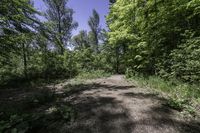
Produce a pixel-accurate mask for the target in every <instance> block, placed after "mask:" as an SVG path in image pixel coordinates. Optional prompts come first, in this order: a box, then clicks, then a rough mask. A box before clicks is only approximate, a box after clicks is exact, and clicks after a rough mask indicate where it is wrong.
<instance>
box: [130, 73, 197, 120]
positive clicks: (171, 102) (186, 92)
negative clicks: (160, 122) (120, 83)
mask: <svg viewBox="0 0 200 133" xmlns="http://www.w3.org/2000/svg"><path fill="white" fill-rule="evenodd" d="M132 74H133V73H131V72H127V73H126V78H127V79H128V80H129V81H130V82H133V83H135V84H136V85H138V86H140V87H143V88H147V89H150V90H152V91H153V92H155V93H158V94H160V95H161V96H162V97H164V98H166V99H167V100H168V103H167V104H168V106H170V107H171V108H173V109H175V110H178V111H180V112H181V113H182V115H183V116H184V117H190V118H198V119H199V118H200V106H199V103H200V88H199V85H196V84H193V85H191V84H188V83H184V82H182V81H179V80H176V79H173V80H168V79H163V78H161V77H159V76H144V75H139V74H138V75H132Z"/></svg>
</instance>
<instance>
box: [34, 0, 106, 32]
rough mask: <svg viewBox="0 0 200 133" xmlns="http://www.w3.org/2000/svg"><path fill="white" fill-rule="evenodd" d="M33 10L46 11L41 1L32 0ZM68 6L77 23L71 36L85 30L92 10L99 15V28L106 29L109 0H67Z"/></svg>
mask: <svg viewBox="0 0 200 133" xmlns="http://www.w3.org/2000/svg"><path fill="white" fill-rule="evenodd" d="M34 5H35V8H36V9H38V10H40V11H44V10H45V9H46V7H45V5H44V3H43V2H42V0H34ZM68 6H69V7H70V8H72V9H74V11H75V14H74V20H75V21H77V22H78V23H79V27H78V29H77V30H74V31H73V35H76V34H77V33H78V32H79V30H87V31H89V27H88V18H89V16H91V14H92V9H96V10H97V12H98V13H99V15H100V26H101V28H105V29H106V21H105V16H106V15H107V14H108V12H109V0H69V2H68Z"/></svg>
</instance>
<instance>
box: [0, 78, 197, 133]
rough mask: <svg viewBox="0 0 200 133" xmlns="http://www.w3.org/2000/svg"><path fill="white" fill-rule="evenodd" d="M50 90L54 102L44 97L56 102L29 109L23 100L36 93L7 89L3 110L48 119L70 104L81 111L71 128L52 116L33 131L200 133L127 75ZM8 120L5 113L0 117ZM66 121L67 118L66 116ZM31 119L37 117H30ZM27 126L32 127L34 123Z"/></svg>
mask: <svg viewBox="0 0 200 133" xmlns="http://www.w3.org/2000/svg"><path fill="white" fill-rule="evenodd" d="M45 89H47V90H50V91H52V90H53V91H54V92H55V94H56V98H55V100H54V101H52V100H51V96H50V95H46V93H47V91H44V92H43V93H45V96H46V97H47V96H49V98H48V97H47V98H48V99H50V100H51V101H45V99H43V96H42V95H41V96H40V97H38V95H37V98H38V99H37V100H34V99H33V100H32V102H33V103H34V104H33V105H31V104H30V103H29V102H28V103H27V102H25V103H27V105H26V106H25V107H24V108H23V107H22V105H21V104H19V103H20V102H19V101H26V99H27V98H24V97H28V98H29V99H30V97H31V94H32V93H33V91H31V92H30V90H27V91H24V90H23V89H20V90H19V91H13V90H7V91H5V90H4V91H3V90H2V91H1V93H0V94H1V95H0V103H1V105H2V106H1V107H0V109H1V108H3V105H4V107H6V108H8V106H9V105H10V107H11V109H12V110H15V111H16V109H17V107H20V108H19V109H20V110H19V112H20V111H21V112H22V111H25V112H24V113H30V112H32V113H34V114H36V113H37V112H39V114H41V113H42V112H44V113H46V112H48V113H47V114H48V115H49V114H51V112H53V111H54V110H55V108H56V107H60V106H62V107H63V106H64V105H66V104H69V105H70V106H72V107H73V108H74V110H75V111H76V112H77V113H76V114H77V115H76V118H75V119H74V120H72V121H71V122H70V123H65V121H64V120H61V117H60V116H59V117H58V116H56V117H54V116H53V115H52V114H51V116H48V118H47V119H45V120H46V121H44V120H39V119H41V118H42V119H43V118H44V116H42V117H41V118H40V117H37V118H34V119H35V120H34V121H33V122H31V123H39V124H45V126H44V125H36V126H35V129H33V126H32V127H30V128H29V130H31V131H29V132H41V133H42V132H52V133H54V132H61V133H200V122H197V121H192V120H190V121H189V120H185V119H184V118H183V117H181V115H180V112H179V111H177V110H174V109H171V108H170V107H169V106H168V105H167V104H166V103H167V100H166V99H164V98H162V96H160V95H159V94H157V93H155V92H153V91H151V90H150V89H147V88H140V87H137V86H136V85H134V83H132V82H128V81H127V80H126V79H125V78H124V76H122V75H113V76H111V77H107V78H99V79H94V80H82V81H80V82H77V81H73V80H72V81H66V82H63V83H60V84H57V85H49V86H47V87H46V88H45ZM9 91H10V92H12V93H9ZM34 91H35V90H34ZM50 94H51V93H50ZM21 99H24V100H21ZM38 100H39V101H40V100H41V101H43V103H44V104H43V105H42V106H41V105H40V106H38V105H37V104H35V103H37V102H38ZM11 103H12V104H11ZM40 103H42V102H40ZM22 104H24V103H22ZM30 106H31V108H30ZM27 107H28V108H29V110H27V109H28V108H27ZM57 110H59V109H57ZM7 112H8V111H7ZM49 112H50V113H49ZM61 114H63V111H61ZM3 115H4V114H3V112H1V110H0V116H3ZM54 115H55V113H54ZM46 116H47V115H45V117H46ZM64 117H65V118H66V115H65V116H64ZM24 119H25V118H24ZM31 119H33V118H32V117H31ZM50 121H51V122H50ZM28 122H29V125H30V120H28ZM45 122H46V123H45ZM49 122H50V124H49ZM23 123H24V122H23ZM15 125H16V123H15ZM23 125H24V124H23ZM19 127H21V125H20V126H19ZM44 127H45V128H44ZM39 128H41V129H39ZM47 129H48V131H47Z"/></svg>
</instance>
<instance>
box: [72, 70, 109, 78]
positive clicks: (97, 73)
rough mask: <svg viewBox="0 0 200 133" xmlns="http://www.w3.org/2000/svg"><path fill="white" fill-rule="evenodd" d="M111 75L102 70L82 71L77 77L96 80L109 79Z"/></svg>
mask: <svg viewBox="0 0 200 133" xmlns="http://www.w3.org/2000/svg"><path fill="white" fill-rule="evenodd" d="M110 75H111V74H110V73H108V72H105V71H102V70H93V71H88V70H86V71H82V72H81V73H79V75H78V76H77V77H76V78H77V79H95V78H102V77H109V76H110Z"/></svg>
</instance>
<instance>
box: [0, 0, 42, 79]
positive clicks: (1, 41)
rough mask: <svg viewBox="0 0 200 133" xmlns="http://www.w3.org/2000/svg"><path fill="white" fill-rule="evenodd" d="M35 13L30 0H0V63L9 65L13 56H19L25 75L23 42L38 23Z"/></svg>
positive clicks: (24, 48)
mask: <svg viewBox="0 0 200 133" xmlns="http://www.w3.org/2000/svg"><path fill="white" fill-rule="evenodd" d="M35 14H38V12H37V11H36V10H35V9H34V8H33V3H32V2H31V1H30V0H23V1H20V2H19V1H18V0H1V1H0V20H1V22H0V56H1V57H0V65H2V66H3V67H4V66H6V65H8V66H10V67H11V66H12V63H13V62H12V61H13V57H16V56H21V57H22V60H23V64H24V65H23V66H24V75H25V77H27V54H26V53H27V49H26V44H25V42H26V40H28V38H30V34H34V31H35V30H36V29H37V27H38V26H39V25H40V22H39V21H38V20H37V19H36V17H35ZM33 29H35V30H33ZM15 69H16V67H15Z"/></svg>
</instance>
